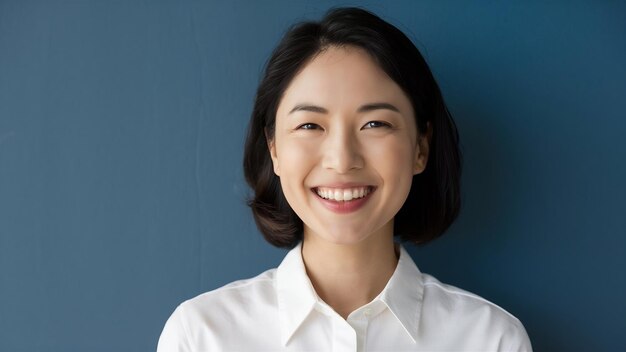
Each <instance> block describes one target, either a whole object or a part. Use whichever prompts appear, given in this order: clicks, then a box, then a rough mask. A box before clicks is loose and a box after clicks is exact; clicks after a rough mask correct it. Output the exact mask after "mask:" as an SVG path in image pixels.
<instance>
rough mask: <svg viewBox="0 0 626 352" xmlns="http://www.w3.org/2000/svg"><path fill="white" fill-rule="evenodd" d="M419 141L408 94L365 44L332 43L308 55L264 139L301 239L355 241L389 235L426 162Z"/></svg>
mask: <svg viewBox="0 0 626 352" xmlns="http://www.w3.org/2000/svg"><path fill="white" fill-rule="evenodd" d="M381 103H384V104H388V105H384V104H381ZM370 104H379V105H370ZM368 105H370V106H369V108H368ZM396 110H397V111H396ZM419 140H420V142H419V143H418V133H417V128H416V124H415V118H414V115H413V108H412V106H411V103H410V101H409V99H408V98H407V96H406V95H405V94H404V92H403V91H402V89H401V88H400V87H399V86H398V85H397V84H396V83H395V82H394V81H393V80H391V78H389V77H388V76H387V74H386V73H385V72H384V71H383V70H382V69H381V68H379V67H378V66H377V65H376V64H375V62H374V61H372V59H371V58H370V57H369V56H368V54H367V53H366V52H365V51H364V50H363V49H360V48H358V47H347V48H339V47H330V48H328V50H326V51H324V52H322V53H321V54H319V55H318V56H317V57H316V58H315V59H313V60H312V61H310V62H309V63H308V64H307V65H306V66H305V67H304V68H303V70H301V71H300V72H299V73H298V74H297V75H296V77H295V78H294V79H293V80H292V81H291V83H290V85H289V86H288V87H287V89H286V91H285V93H284V95H283V98H282V100H281V101H280V104H279V106H278V111H277V114H276V129H275V135H274V139H273V140H272V141H271V142H270V143H269V148H270V153H271V156H272V162H273V166H274V172H275V173H276V175H278V176H279V177H280V183H281V186H282V189H283V193H284V194H285V197H286V199H287V201H288V202H289V204H290V206H291V207H292V208H293V210H294V211H295V212H296V214H298V216H299V217H300V219H302V221H303V223H304V236H305V238H307V236H318V238H320V239H323V240H326V241H330V242H333V243H337V244H353V243H357V242H360V241H362V240H365V239H367V238H371V236H377V234H382V233H385V234H391V233H392V232H393V217H394V216H395V214H396V213H397V212H398V211H399V210H400V208H401V207H402V205H403V204H404V201H405V200H406V198H407V196H408V193H409V190H410V188H411V181H412V178H413V175H415V174H417V173H420V172H422V171H423V170H424V168H425V166H426V160H427V154H428V142H427V140H426V139H422V138H420V139H419ZM320 194H321V195H320ZM325 198H326V199H325ZM351 198H352V199H351Z"/></svg>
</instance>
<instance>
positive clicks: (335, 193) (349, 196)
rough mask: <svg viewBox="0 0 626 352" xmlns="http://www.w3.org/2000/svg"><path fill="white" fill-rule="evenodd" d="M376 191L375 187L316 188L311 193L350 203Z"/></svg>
mask: <svg viewBox="0 0 626 352" xmlns="http://www.w3.org/2000/svg"><path fill="white" fill-rule="evenodd" d="M375 190H376V187H375V186H363V187H351V188H344V189H340V188H327V187H315V188H311V191H313V193H315V194H316V195H317V196H318V197H320V198H322V199H324V200H329V201H334V202H350V201H355V200H358V199H361V198H365V197H367V196H368V195H369V194H371V193H372V192H374V191H375Z"/></svg>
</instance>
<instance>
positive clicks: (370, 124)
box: [364, 121, 391, 128]
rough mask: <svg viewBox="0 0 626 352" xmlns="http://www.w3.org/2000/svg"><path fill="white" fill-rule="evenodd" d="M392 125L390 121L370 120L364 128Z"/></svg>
mask: <svg viewBox="0 0 626 352" xmlns="http://www.w3.org/2000/svg"><path fill="white" fill-rule="evenodd" d="M378 127H391V126H390V125H389V124H388V123H386V122H382V121H370V122H368V123H366V124H365V126H364V128H378Z"/></svg>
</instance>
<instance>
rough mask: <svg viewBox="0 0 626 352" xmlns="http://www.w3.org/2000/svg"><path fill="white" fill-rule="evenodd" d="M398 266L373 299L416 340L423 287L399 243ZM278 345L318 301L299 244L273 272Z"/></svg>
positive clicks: (300, 244) (414, 268)
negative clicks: (278, 331) (383, 304)
mask: <svg viewBox="0 0 626 352" xmlns="http://www.w3.org/2000/svg"><path fill="white" fill-rule="evenodd" d="M398 247H399V252H400V256H399V259H398V265H397V266H396V269H395V271H394V273H393V275H392V276H391V278H390V279H389V281H388V282H387V285H386V286H385V288H384V289H383V291H382V292H381V293H380V294H379V295H378V296H377V297H376V298H375V299H374V300H380V301H382V302H384V303H385V305H386V306H387V307H388V308H389V310H390V311H391V312H392V314H393V315H394V316H395V317H396V319H397V320H398V322H399V323H400V324H401V325H402V327H403V328H404V330H405V331H406V333H407V334H408V335H409V336H410V337H411V339H413V341H414V342H415V341H417V329H418V325H419V320H420V319H419V318H420V313H421V306H422V298H423V294H424V287H423V283H422V275H421V273H420V271H419V269H418V268H417V266H416V265H415V262H414V261H413V259H411V256H410V255H409V254H408V252H407V251H406V250H405V249H404V247H403V246H402V245H401V244H398ZM276 288H277V297H278V310H279V320H280V329H281V342H282V344H283V346H284V345H286V344H287V342H288V341H289V339H290V338H291V336H293V334H294V333H295V332H296V330H297V329H298V327H300V325H301V324H302V322H303V321H304V320H305V319H306V317H307V316H308V315H309V313H310V312H311V310H313V308H314V307H315V304H316V302H317V301H318V300H320V298H319V296H318V295H317V293H316V292H315V289H314V288H313V285H312V284H311V280H310V279H309V277H308V275H307V274H306V269H305V267H304V261H303V260H302V242H299V243H298V245H296V247H294V248H293V249H292V250H290V251H289V252H288V253H287V255H286V256H285V258H284V259H283V261H282V262H281V264H280V265H279V266H278V268H277V270H276Z"/></svg>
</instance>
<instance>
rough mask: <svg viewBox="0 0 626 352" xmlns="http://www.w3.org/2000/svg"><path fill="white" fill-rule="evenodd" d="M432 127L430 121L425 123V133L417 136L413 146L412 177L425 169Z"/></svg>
mask: <svg viewBox="0 0 626 352" xmlns="http://www.w3.org/2000/svg"><path fill="white" fill-rule="evenodd" d="M432 127H433V126H432V125H431V123H430V121H428V122H427V123H426V133H425V134H419V135H418V136H417V144H416V146H415V148H416V149H415V161H414V163H413V175H417V174H421V173H422V172H424V169H426V164H427V163H428V152H429V150H430V141H431V139H432V135H433V128H432Z"/></svg>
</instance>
